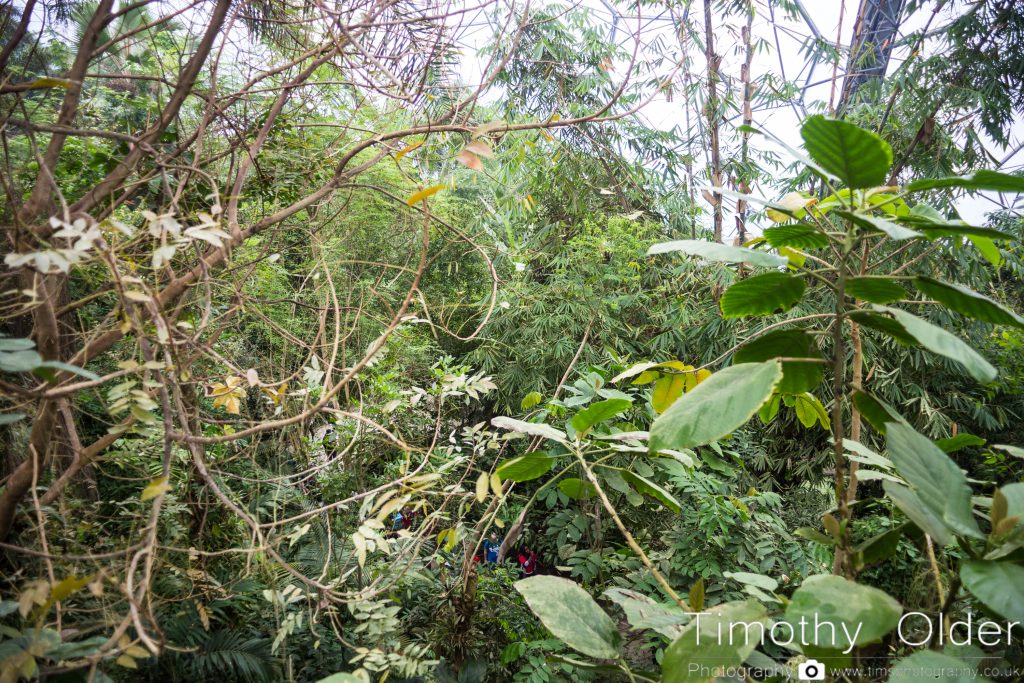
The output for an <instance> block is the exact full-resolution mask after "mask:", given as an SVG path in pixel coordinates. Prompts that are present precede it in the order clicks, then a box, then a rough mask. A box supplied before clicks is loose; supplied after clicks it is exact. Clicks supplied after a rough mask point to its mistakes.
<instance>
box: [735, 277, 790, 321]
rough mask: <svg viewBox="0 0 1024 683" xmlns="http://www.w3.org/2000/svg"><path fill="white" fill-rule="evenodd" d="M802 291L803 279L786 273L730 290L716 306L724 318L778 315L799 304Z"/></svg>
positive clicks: (737, 285)
mask: <svg viewBox="0 0 1024 683" xmlns="http://www.w3.org/2000/svg"><path fill="white" fill-rule="evenodd" d="M805 289H807V284H806V283H805V282H804V281H803V278H799V277H796V276H794V275H789V274H788V273H765V274H764V275H757V276H754V277H751V278H747V279H746V280H740V281H739V282H737V283H735V284H733V285H732V286H730V287H729V289H727V290H725V294H723V295H722V300H721V301H720V302H719V305H720V306H721V308H722V315H723V316H725V317H726V318H740V317H742V316H745V315H770V314H772V313H781V312H782V311H788V310H789V309H790V308H792V307H793V305H794V304H796V303H797V302H798V301H800V297H802V296H803V295H804V290H805Z"/></svg>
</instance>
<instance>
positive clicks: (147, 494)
mask: <svg viewBox="0 0 1024 683" xmlns="http://www.w3.org/2000/svg"><path fill="white" fill-rule="evenodd" d="M170 490H171V485H170V483H168V481H167V477H160V478H159V479H154V480H153V481H151V482H149V485H148V486H146V488H144V489H142V500H144V501H145V500H150V499H151V498H156V497H157V496H159V495H161V494H164V493H167V492H168V491H170Z"/></svg>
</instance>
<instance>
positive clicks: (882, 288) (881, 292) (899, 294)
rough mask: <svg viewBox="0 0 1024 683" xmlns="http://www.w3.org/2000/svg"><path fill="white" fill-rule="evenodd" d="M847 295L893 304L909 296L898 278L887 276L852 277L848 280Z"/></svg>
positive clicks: (872, 301)
mask: <svg viewBox="0 0 1024 683" xmlns="http://www.w3.org/2000/svg"><path fill="white" fill-rule="evenodd" d="M845 291H846V295H847V296H852V297H853V298H854V299H861V300H863V301H870V302H871V303H873V304H891V303H894V302H896V301H903V300H904V299H906V298H907V290H905V289H903V287H901V286H900V284H899V283H898V282H897V281H896V280H892V279H890V278H886V277H873V276H870V275H869V276H864V277H851V278H849V279H848V280H847V281H846V287H845Z"/></svg>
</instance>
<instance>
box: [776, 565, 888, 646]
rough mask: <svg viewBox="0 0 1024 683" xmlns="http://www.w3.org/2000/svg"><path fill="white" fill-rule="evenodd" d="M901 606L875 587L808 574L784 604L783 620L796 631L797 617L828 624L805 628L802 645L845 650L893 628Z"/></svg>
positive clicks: (832, 577)
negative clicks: (827, 624) (819, 627)
mask: <svg viewBox="0 0 1024 683" xmlns="http://www.w3.org/2000/svg"><path fill="white" fill-rule="evenodd" d="M902 613H903V608H902V607H901V606H900V603H898V602H897V601H896V600H894V599H893V598H891V597H890V596H889V595H888V594H886V593H885V592H883V591H880V590H878V589H877V588H872V587H870V586H865V585H863V584H860V583H856V582H854V581H850V580H848V579H844V578H843V577H841V576H832V575H829V574H819V575H816V576H809V577H807V579H805V580H804V582H803V585H801V586H800V588H798V589H796V592H794V593H793V597H792V600H791V602H790V603H789V606H788V607H787V608H786V616H785V621H787V622H788V623H789V624H791V625H793V628H794V629H795V632H796V633H799V632H800V631H799V624H800V620H801V619H804V620H806V622H805V623H810V624H817V623H820V622H827V623H829V624H832V625H834V627H835V628H834V629H830V628H821V629H816V628H810V629H806V633H805V635H806V636H808V637H807V638H806V639H805V640H804V643H803V644H804V645H809V646H811V647H812V649H813V650H826V651H828V650H833V651H834V650H839V651H845V650H848V649H850V648H851V647H853V646H861V645H866V644H868V643H873V642H876V641H878V640H880V639H881V638H882V636H884V635H885V634H886V633H888V632H889V631H891V630H893V629H894V628H896V624H897V623H898V622H899V619H900V615H901V614H902Z"/></svg>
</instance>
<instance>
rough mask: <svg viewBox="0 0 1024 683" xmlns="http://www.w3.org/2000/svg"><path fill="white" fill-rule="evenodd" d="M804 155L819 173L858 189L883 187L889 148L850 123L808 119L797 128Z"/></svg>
mask: <svg viewBox="0 0 1024 683" xmlns="http://www.w3.org/2000/svg"><path fill="white" fill-rule="evenodd" d="M800 135H801V137H803V139H804V147H806V148H807V153H808V154H809V155H810V156H811V158H812V159H814V160H815V161H816V162H818V164H820V165H821V167H822V168H823V169H825V170H826V171H828V172H829V173H831V174H833V175H835V176H836V177H838V178H839V179H840V180H842V181H843V182H844V183H845V184H846V186H847V187H851V188H855V189H859V188H864V187H876V186H879V185H882V184H884V183H885V179H886V174H887V173H888V172H889V167H890V166H891V165H892V148H891V147H889V143H887V142H886V141H885V140H883V139H882V138H880V137H878V136H877V135H875V134H874V133H872V132H870V131H867V130H864V129H863V128H860V127H858V126H855V125H853V124H852V123H847V122H846V121H838V120H836V119H829V118H825V117H824V116H820V115H816V116H810V117H808V118H807V119H806V120H805V121H804V124H803V126H802V127H801V128H800Z"/></svg>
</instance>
